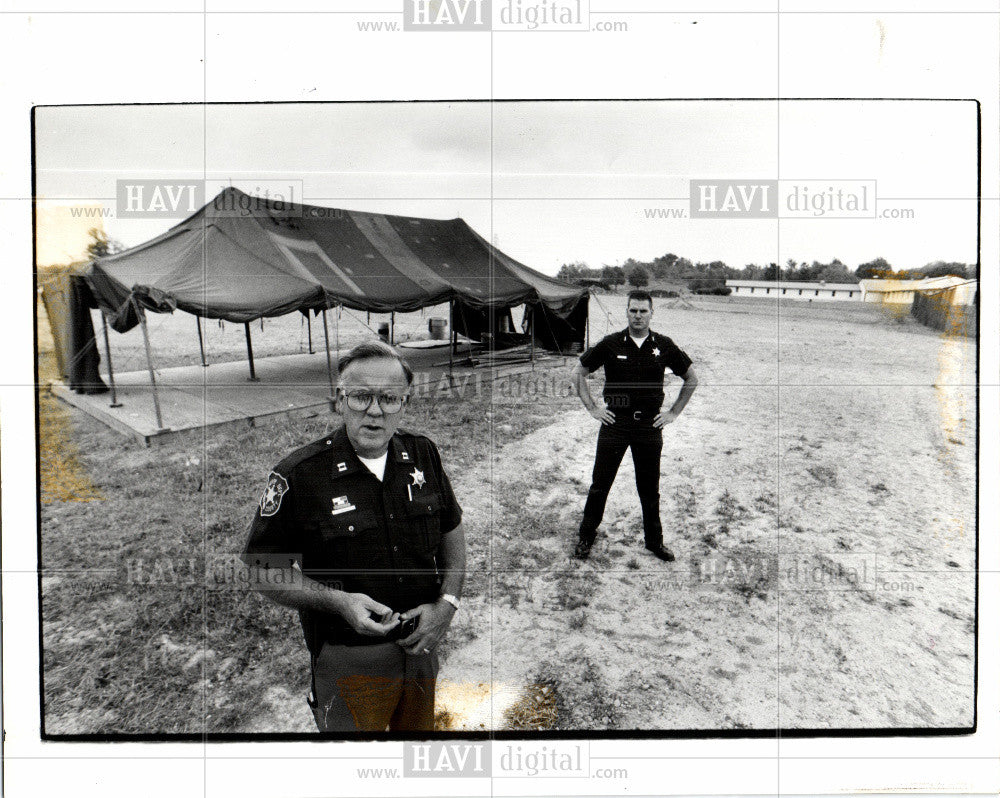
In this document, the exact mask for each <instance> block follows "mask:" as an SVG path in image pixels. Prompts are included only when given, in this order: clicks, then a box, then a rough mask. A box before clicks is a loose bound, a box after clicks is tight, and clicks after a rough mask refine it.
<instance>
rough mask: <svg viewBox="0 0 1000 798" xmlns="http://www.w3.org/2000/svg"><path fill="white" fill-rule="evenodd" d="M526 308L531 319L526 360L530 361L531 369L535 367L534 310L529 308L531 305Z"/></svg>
mask: <svg viewBox="0 0 1000 798" xmlns="http://www.w3.org/2000/svg"><path fill="white" fill-rule="evenodd" d="M528 307H530V308H531V319H530V324H531V354H530V355H529V357H528V359H529V360H530V361H531V365H532V367H534V365H535V308H534V307H533V306H531V305H529V306H528Z"/></svg>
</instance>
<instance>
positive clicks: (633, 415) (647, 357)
mask: <svg viewBox="0 0 1000 798" xmlns="http://www.w3.org/2000/svg"><path fill="white" fill-rule="evenodd" d="M580 363H581V364H583V366H584V368H586V369H587V370H588V371H590V372H594V371H596V370H597V369H599V368H601V367H602V366H603V367H604V401H605V403H606V404H607V406H608V409H609V410H611V412H612V413H614V414H615V426H619V425H621V424H630V423H643V422H646V423H648V422H651V421H652V419H653V417H654V416H655V415H656V414H657V413H658V412H659V411H660V406H661V405H662V404H663V373H664V371H665V370H666V369H668V368H669V369H670V370H671V371H672V372H673V373H674V374H676V375H678V376H680V377H683V376H684V375H685V374H686V373H687V370H688V368H689V367H690V366H691V358H689V357H688V356H687V355H686V354H685V353H684V351H683V350H681V349H680V348H679V347H678V346H677V345H676V344H675V343H674V342H673V341H671V340H670V339H669V338H667V336H665V335H660V334H659V333H656V332H653V331H652V330H650V332H649V335H647V336H646V340H645V341H643V342H642V346H641V347H637V346H636V345H635V342H634V341H632V340H630V337H629V332H628V328H627V327H626V328H625V329H624V330H620V331H619V332H616V333H612V334H611V335H608V336H605V337H604V338H602V339H601V340H600V341H599V342H598V343H597V344H596V345H594V346H592V347H590V349H588V350H587V351H586V352H584V353H583V354H582V355H580Z"/></svg>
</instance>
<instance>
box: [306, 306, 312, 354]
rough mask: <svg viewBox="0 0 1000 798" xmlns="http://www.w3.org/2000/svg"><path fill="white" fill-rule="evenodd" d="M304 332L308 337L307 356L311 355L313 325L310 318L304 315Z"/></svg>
mask: <svg viewBox="0 0 1000 798" xmlns="http://www.w3.org/2000/svg"><path fill="white" fill-rule="evenodd" d="M306 331H307V333H308V335H309V354H310V355H311V354H312V353H313V323H312V317H311V316H310V315H309V314H308V313H306Z"/></svg>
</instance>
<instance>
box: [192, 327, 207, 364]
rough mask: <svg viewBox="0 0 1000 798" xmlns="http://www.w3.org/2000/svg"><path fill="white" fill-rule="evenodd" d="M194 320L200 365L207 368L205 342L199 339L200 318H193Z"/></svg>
mask: <svg viewBox="0 0 1000 798" xmlns="http://www.w3.org/2000/svg"><path fill="white" fill-rule="evenodd" d="M194 320H195V321H196V322H198V349H199V350H200V351H201V365H202V366H203V367H204V368H208V361H207V360H205V342H204V340H202V337H201V316H195V317H194Z"/></svg>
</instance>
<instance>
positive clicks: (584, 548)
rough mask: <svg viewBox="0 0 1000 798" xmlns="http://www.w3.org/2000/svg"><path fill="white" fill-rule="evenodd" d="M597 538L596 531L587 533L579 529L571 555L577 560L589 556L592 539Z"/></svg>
mask: <svg viewBox="0 0 1000 798" xmlns="http://www.w3.org/2000/svg"><path fill="white" fill-rule="evenodd" d="M596 538H597V533H596V532H595V533H593V534H590V535H588V534H587V533H585V532H583V531H581V532H580V539H579V540H578V541H577V543H576V549H575V550H574V552H573V556H574V557H576V559H578V560H586V559H587V558H588V557H589V556H590V550H591V548H593V546H594V540H595V539H596Z"/></svg>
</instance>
